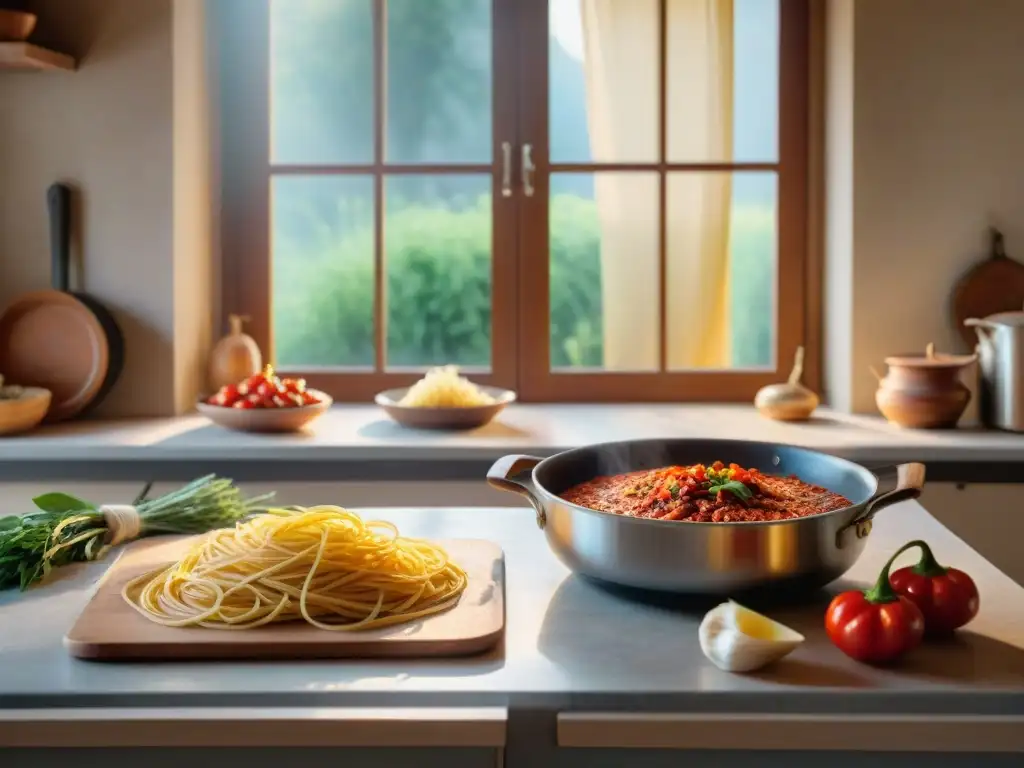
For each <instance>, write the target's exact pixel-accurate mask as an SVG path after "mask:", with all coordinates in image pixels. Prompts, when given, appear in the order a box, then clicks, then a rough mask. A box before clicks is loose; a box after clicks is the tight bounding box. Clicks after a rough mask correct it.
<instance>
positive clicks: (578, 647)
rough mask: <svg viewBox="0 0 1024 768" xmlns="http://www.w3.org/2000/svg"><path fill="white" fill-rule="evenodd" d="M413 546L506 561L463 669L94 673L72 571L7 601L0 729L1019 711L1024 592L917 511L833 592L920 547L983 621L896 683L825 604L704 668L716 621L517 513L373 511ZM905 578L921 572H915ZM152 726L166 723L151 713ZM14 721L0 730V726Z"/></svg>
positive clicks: (82, 598)
mask: <svg viewBox="0 0 1024 768" xmlns="http://www.w3.org/2000/svg"><path fill="white" fill-rule="evenodd" d="M372 514H373V515H374V517H377V518H383V519H389V520H392V521H394V522H395V523H397V524H398V526H399V527H400V529H401V530H402V532H403V533H405V534H408V535H415V536H427V537H432V538H457V537H465V538H488V539H491V540H493V541H495V542H497V543H499V544H500V545H501V546H502V547H503V549H504V550H505V554H506V568H507V576H506V583H507V595H506V598H507V603H506V605H507V630H506V637H505V641H504V645H503V647H499V648H497V649H495V650H494V651H492V652H489V653H488V654H486V655H483V656H478V657H473V658H465V659H453V660H440V659H432V660H422V661H417V660H391V661H388V660H381V661H344V662H339V661H331V662H314V661H310V662H294V663H291V662H288V663H284V662H280V663H268V662H262V663H258V662H246V663H242V662H238V663H195V662H189V663H164V664H147V663H123V664H118V663H96V662H87V661H80V660H76V659H73V658H71V657H70V656H69V655H68V654H67V652H66V651H65V649H64V648H63V646H62V638H63V636H64V634H65V633H66V632H67V631H68V629H69V628H70V627H71V625H72V624H73V622H74V620H75V618H76V617H77V615H78V614H79V612H80V611H81V610H82V608H83V606H84V605H85V603H86V601H87V600H88V599H89V596H90V593H91V590H92V589H93V587H94V585H95V582H96V580H97V579H98V578H99V577H100V575H101V574H102V573H103V571H104V569H105V568H106V566H107V565H109V560H108V562H103V563H94V564H89V565H85V566H71V567H69V568H66V569H62V572H60V573H59V574H58V575H57V577H56V578H55V580H54V581H53V582H52V583H49V584H47V585H45V586H41V587H38V588H34V589H31V590H30V591H28V592H26V593H18V592H10V591H9V592H6V593H2V594H0V715H4V714H5V713H7V714H10V713H12V712H14V711H36V712H40V713H50V714H49V715H47V716H51V715H52V713H53V712H54V711H56V710H60V709H61V708H69V707H90V708H95V707H103V708H107V709H108V710H109V711H110V712H118V711H120V712H128V711H130V710H132V709H133V708H140V707H141V708H176V709H178V710H180V709H182V708H185V709H186V710H187V709H188V708H195V707H242V708H254V707H255V708H275V707H276V708H280V707H307V708H309V707H313V708H323V707H327V708H332V707H334V708H337V707H342V708H379V707H441V708H452V707H455V708H461V707H481V708H487V707H499V708H502V707H508V708H510V709H515V708H519V707H531V708H534V707H539V708H544V709H553V710H556V711H576V712H578V711H604V712H608V711H611V712H644V711H647V712H666V711H670V712H676V713H686V712H689V713H701V714H702V715H703V716H712V715H714V714H715V713H718V714H720V715H722V716H723V717H724V716H727V715H728V716H732V715H735V714H737V713H746V714H748V715H757V716H759V717H776V716H778V717H790V716H796V715H802V714H807V715H810V714H814V715H815V716H825V715H830V714H831V715H839V714H844V716H852V715H858V714H860V715H865V716H870V715H878V714H879V713H893V714H903V715H907V716H911V715H914V716H916V715H929V716H931V715H936V716H939V715H941V716H956V717H984V716H990V715H991V716H996V715H998V714H1000V713H1004V714H1005V713H1007V712H1016V713H1018V714H1019V713H1021V712H1022V711H1024V588H1022V587H1020V586H1018V585H1017V584H1015V583H1014V582H1012V581H1011V580H1010V579H1009V578H1008V577H1006V576H1005V575H1004V574H1003V573H1001V572H1000V571H998V570H997V569H996V568H995V567H994V566H993V565H992V564H990V563H989V562H987V561H986V560H984V559H983V558H982V557H981V556H980V555H978V554H977V553H976V552H974V551H973V550H972V549H971V548H970V547H969V546H968V545H967V544H965V543H964V542H963V541H961V540H960V539H958V538H957V537H956V536H954V535H953V534H952V533H951V532H950V531H949V530H947V529H946V528H944V527H943V526H942V525H941V524H939V523H938V522H937V521H936V520H935V519H934V518H933V517H931V516H930V515H929V514H928V513H927V512H926V511H925V510H924V509H923V508H922V507H921V506H920V505H918V504H917V503H914V502H910V503H905V504H902V505H898V506H896V507H893V508H891V509H888V510H886V511H885V512H883V513H882V514H880V515H879V516H878V518H876V522H875V527H874V530H873V532H872V534H871V536H870V539H869V542H868V546H867V548H866V550H865V553H864V554H863V555H862V557H861V558H860V560H859V561H858V562H857V563H856V564H855V566H854V567H853V569H852V570H851V571H850V572H849V574H848V576H847V579H846V580H845V581H844V582H839V583H837V584H836V585H834V587H833V588H832V591H835V589H839V588H841V587H845V586H849V585H850V584H855V585H859V586H866V585H868V584H869V583H870V582H873V581H874V579H875V577H876V574H877V571H878V569H879V567H880V566H881V564H882V563H883V562H884V561H885V559H887V557H888V556H889V555H890V554H891V552H892V551H894V549H896V548H897V547H898V546H899V545H901V544H902V543H904V542H905V541H907V540H909V539H911V538H923V539H925V540H927V541H928V542H929V543H930V544H931V545H932V546H933V548H934V551H935V554H936V556H937V557H938V558H939V560H940V561H941V562H944V563H948V564H955V565H956V566H957V567H960V568H962V569H964V570H966V571H968V572H970V573H971V574H972V575H973V576H974V578H975V579H976V581H977V583H978V585H979V588H980V592H981V595H982V601H981V604H982V606H981V612H980V614H979V616H978V617H977V618H976V619H975V621H974V622H972V624H971V625H970V627H969V628H968V629H967V630H964V631H962V632H961V633H960V634H959V636H958V637H957V638H956V639H955V640H954V641H952V642H948V643H945V644H940V645H926V646H923V647H922V648H920V649H918V650H917V651H915V652H914V653H913V654H912V655H911V656H910V657H908V658H907V659H906V661H905V663H903V664H900V665H898V666H895V667H891V668H874V667H869V666H865V665H862V664H858V663H856V662H854V661H852V660H851V659H848V658H847V657H845V656H844V655H843V654H841V653H840V652H839V651H838V650H836V649H835V648H834V647H832V645H831V644H830V643H829V641H828V640H827V638H826V637H825V634H824V629H823V626H822V615H823V611H824V607H825V605H826V604H827V601H828V599H829V598H830V594H829V593H828V592H821V593H818V594H816V595H814V596H813V597H812V598H811V599H810V600H809V601H808V602H807V603H806V604H802V605H799V606H795V607H776V608H774V609H771V611H770V612H771V614H772V615H773V616H774V617H776V618H778V619H779V620H782V621H784V622H786V623H788V624H789V625H790V626H792V627H794V628H795V629H797V630H798V631H800V632H801V633H803V634H804V635H805V636H806V637H807V642H806V643H805V644H804V645H803V646H801V647H800V648H799V649H797V650H796V651H795V652H794V653H793V654H792V655H791V656H790V657H788V658H787V659H785V660H783V661H782V662H780V663H779V664H778V665H776V666H775V667H773V668H769V669H767V670H765V671H762V672H759V673H757V674H752V675H734V674H729V673H726V672H722V671H720V670H718V669H717V668H716V667H714V666H713V665H712V664H711V663H710V662H708V661H707V660H706V659H705V658H704V656H703V655H702V653H701V651H700V648H699V645H698V642H697V625H698V623H699V621H700V618H701V615H702V613H703V611H704V610H705V609H706V608H707V606H693V605H690V606H680V605H666V604H660V605H654V604H645V603H642V602H637V601H636V600H634V599H627V598H625V597H623V596H621V595H619V594H614V593H610V592H607V591H605V590H603V589H600V588H598V587H596V586H594V585H592V584H591V583H589V582H586V581H583V580H581V579H579V578H577V577H575V576H574V575H572V574H571V573H570V572H569V571H568V570H567V569H566V568H565V567H564V566H563V565H562V564H561V563H560V562H559V561H557V560H556V559H555V557H554V556H553V555H552V554H551V552H550V551H549V550H548V548H547V546H546V544H545V541H544V538H543V534H542V533H541V532H540V531H539V530H538V529H537V527H536V525H535V522H534V515H533V513H532V511H531V510H529V509H522V508H493V509H489V508H462V509H430V508H427V509H375V510H373V512H372ZM907 559H908V560H912V559H913V556H912V555H910V554H908V555H907ZM154 711H155V710H154ZM2 720H3V717H2V716H0V721H2Z"/></svg>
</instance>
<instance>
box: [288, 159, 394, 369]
mask: <svg viewBox="0 0 1024 768" xmlns="http://www.w3.org/2000/svg"><path fill="white" fill-rule="evenodd" d="M272 203H273V209H272V211H273V213H272V218H273V227H272V236H273V245H272V248H273V251H272V253H273V259H272V265H273V266H272V277H273V329H274V353H275V360H274V361H275V362H276V363H277V365H279V366H281V367H292V368H294V367H297V366H371V367H372V366H373V357H374V355H373V249H374V236H373V179H372V178H370V177H368V176H284V177H277V178H275V179H274V180H273V183H272Z"/></svg>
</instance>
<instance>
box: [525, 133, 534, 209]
mask: <svg viewBox="0 0 1024 768" xmlns="http://www.w3.org/2000/svg"><path fill="white" fill-rule="evenodd" d="M535 170H537V166H535V165H534V164H533V145H532V144H523V194H524V195H526V196H527V197H533V175H532V174H533V172H534V171H535Z"/></svg>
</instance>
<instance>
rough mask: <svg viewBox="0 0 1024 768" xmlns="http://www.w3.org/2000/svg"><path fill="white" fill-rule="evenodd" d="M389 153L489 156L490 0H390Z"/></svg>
mask: <svg viewBox="0 0 1024 768" xmlns="http://www.w3.org/2000/svg"><path fill="white" fill-rule="evenodd" d="M387 14H388V19H387V48H388V52H387V68H388V87H387V94H388V104H387V147H386V155H387V159H388V160H389V161H391V162H399V163H449V162H477V163H489V162H491V143H492V141H491V0H429V1H428V2H425V1H424V0H388V2H387Z"/></svg>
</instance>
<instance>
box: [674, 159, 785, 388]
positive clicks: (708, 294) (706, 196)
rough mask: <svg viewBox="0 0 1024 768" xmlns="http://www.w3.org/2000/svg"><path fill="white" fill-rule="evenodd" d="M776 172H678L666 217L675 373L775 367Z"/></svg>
mask: <svg viewBox="0 0 1024 768" xmlns="http://www.w3.org/2000/svg"><path fill="white" fill-rule="evenodd" d="M776 186H777V184H776V176H775V174H774V173H672V174H669V177H668V187H667V193H668V199H667V219H666V228H667V229H666V246H667V253H666V279H667V280H668V284H669V286H671V288H670V300H669V301H668V303H667V307H666V318H665V319H666V324H667V328H666V333H667V334H668V360H667V364H668V367H669V369H670V370H686V369H694V368H697V369H700V368H703V369H721V368H757V367H770V366H771V365H772V361H773V350H774V347H775V341H774V336H775V323H774V318H775V284H776V266H775V264H776V250H777V246H776V243H777V234H776V233H777V226H776V220H777V208H776Z"/></svg>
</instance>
